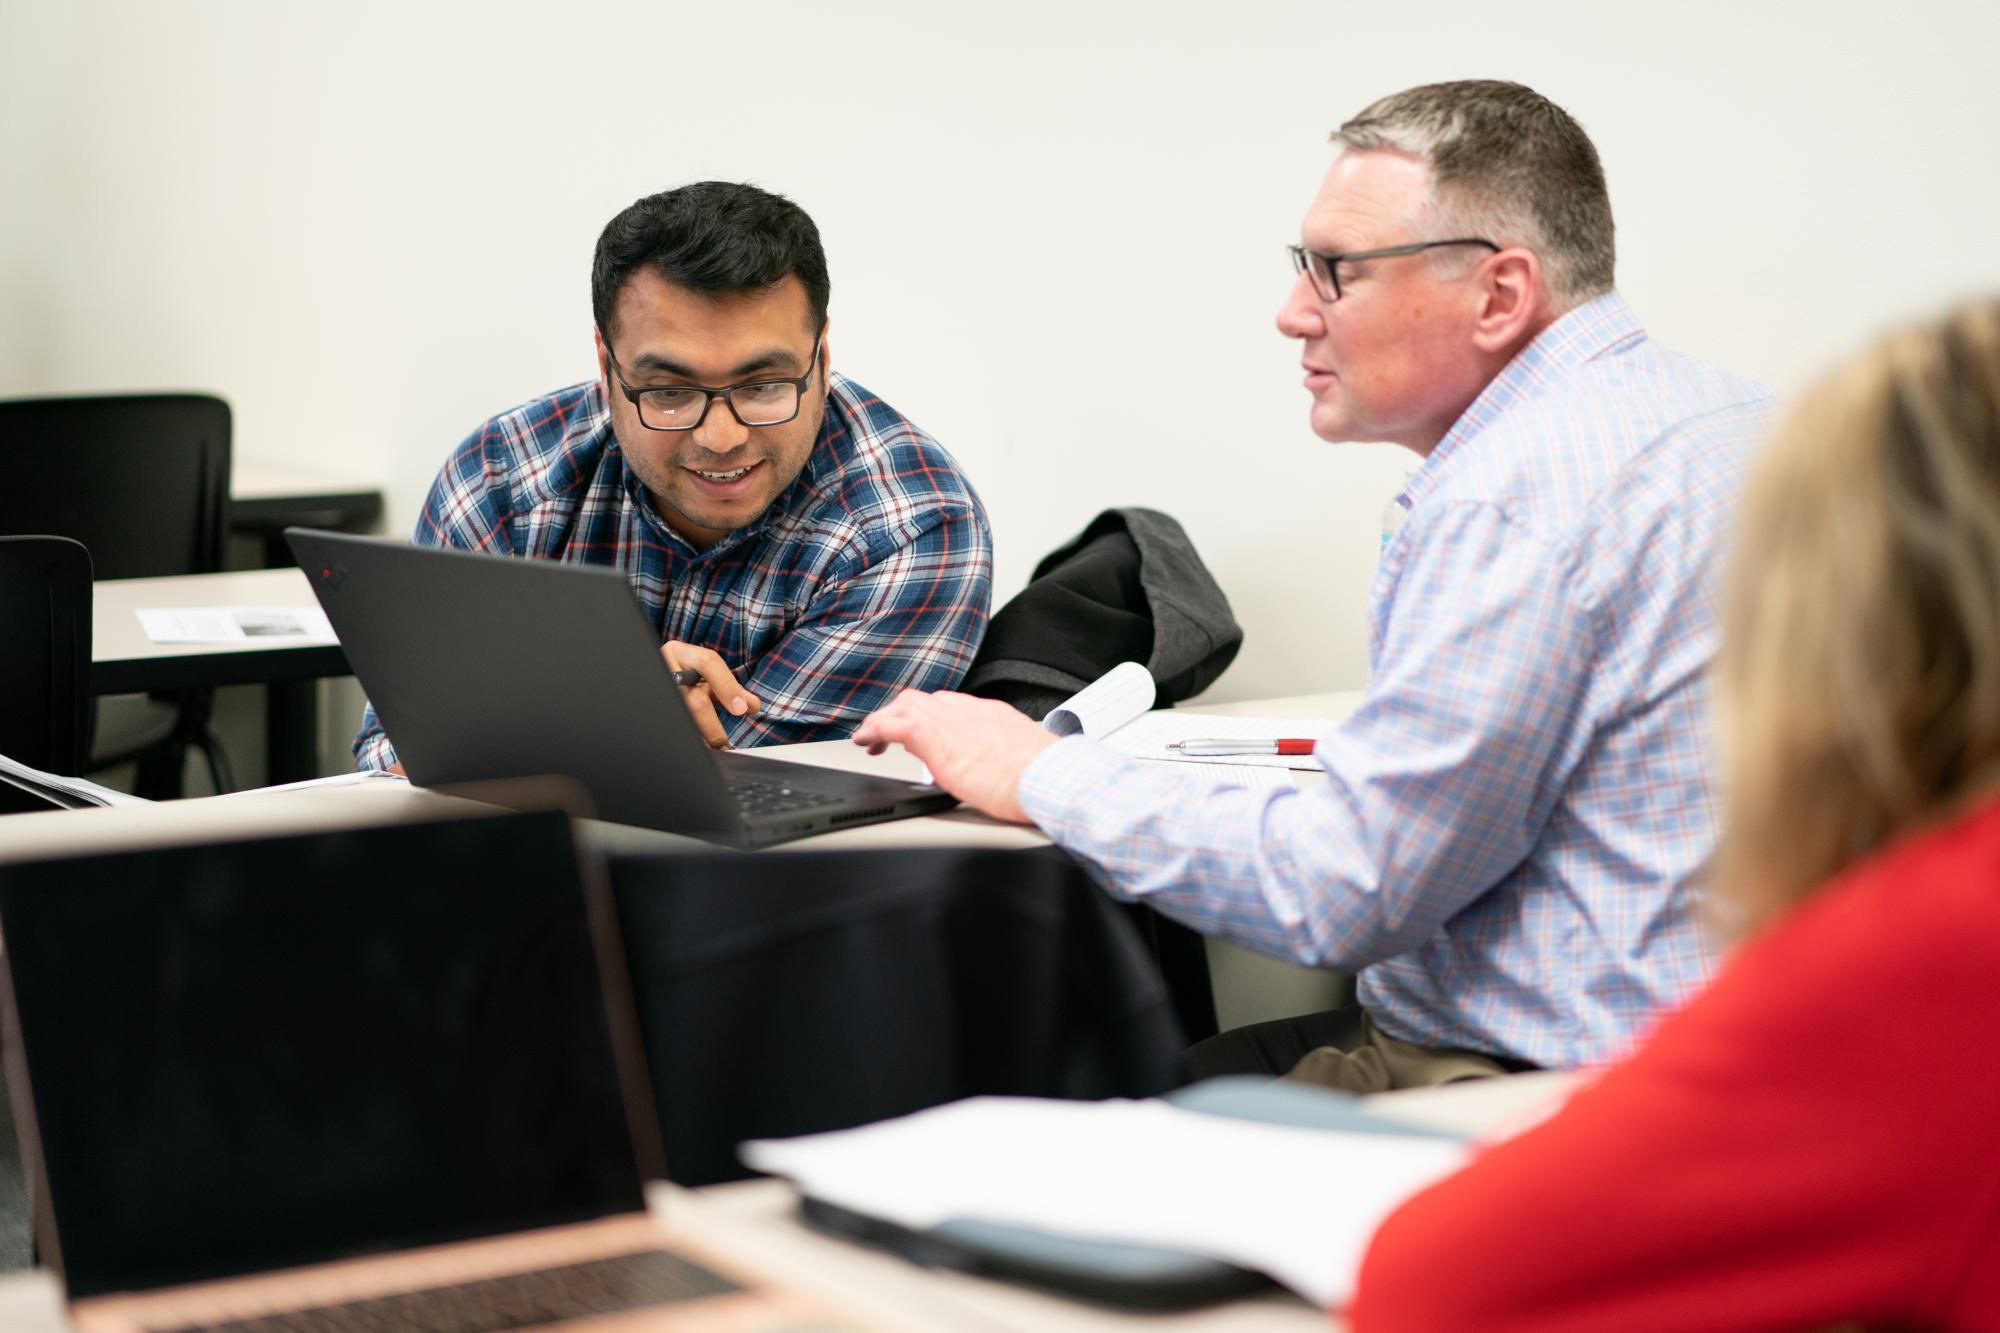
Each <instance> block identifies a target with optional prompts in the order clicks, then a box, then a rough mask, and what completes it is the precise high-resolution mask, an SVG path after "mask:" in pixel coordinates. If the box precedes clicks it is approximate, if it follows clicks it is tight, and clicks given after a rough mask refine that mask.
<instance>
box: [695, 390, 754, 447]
mask: <svg viewBox="0 0 2000 1333" xmlns="http://www.w3.org/2000/svg"><path fill="white" fill-rule="evenodd" d="M688 433H689V434H690V435H692V436H694V442H695V443H696V444H697V445H700V446H701V447H702V448H704V449H706V450H708V451H709V452H710V453H712V454H726V453H728V452H730V451H731V450H733V449H740V448H742V447H743V445H744V444H745V443H746V442H748V440H749V439H750V428H749V427H747V426H745V425H744V424H743V423H742V422H740V421H738V420H737V419H736V414H735V413H734V412H732V411H730V410H729V400H728V399H726V398H712V399H710V400H709V404H708V415H707V416H705V417H703V418H702V419H701V424H700V425H699V426H696V427H695V428H694V429H693V430H691V431H689V432H688Z"/></svg>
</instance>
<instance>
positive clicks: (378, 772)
mask: <svg viewBox="0 0 2000 1333" xmlns="http://www.w3.org/2000/svg"><path fill="white" fill-rule="evenodd" d="M407 781H409V779H408V778H405V777H404V776H403V775H402V774H401V773H391V772H390V771H389V770H388V769H386V768H362V769H356V770H355V771H354V772H352V773H335V774H334V775H333V776H332V777H327V778H307V779H305V780H304V781H303V782H281V783H279V784H278V785H277V786H275V787H245V788H244V789H243V790H242V791H226V792H223V793H222V795H223V796H269V795H270V794H271V793H272V792H274V791H306V790H314V791H316V790H318V789H319V788H321V787H355V786H362V785H366V786H371V787H372V786H376V785H378V784H380V783H383V782H407ZM218 799H219V798H218Z"/></svg>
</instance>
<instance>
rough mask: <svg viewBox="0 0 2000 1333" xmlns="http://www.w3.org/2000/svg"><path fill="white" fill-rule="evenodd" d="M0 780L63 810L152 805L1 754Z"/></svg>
mask: <svg viewBox="0 0 2000 1333" xmlns="http://www.w3.org/2000/svg"><path fill="white" fill-rule="evenodd" d="M0 781H4V782H7V783H11V784H12V785H13V786H16V787H19V788H20V789H21V790H22V791H25V792H32V793H33V794H34V795H36V796H39V797H41V798H42V799H43V800H45V801H47V802H49V804H50V805H52V806H59V807H61V808H62V809H65V810H82V809H85V808H87V807H91V806H111V805H151V804H152V802H151V801H149V800H147V799H146V798H145V797H143V796H134V795H133V794H132V793H131V792H126V791H116V790H113V789H112V788H110V787H102V786H99V785H98V784H97V783H95V782H92V781H90V780H89V779H88V778H72V777H64V776H63V775H62V774H60V773H48V772H44V771H43V770H41V769H39V768H30V767H28V765H26V764H24V763H21V762H20V761H19V760H16V759H9V758H8V757H7V756H6V755H4V754H0Z"/></svg>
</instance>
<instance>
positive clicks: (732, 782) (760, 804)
mask: <svg viewBox="0 0 2000 1333" xmlns="http://www.w3.org/2000/svg"><path fill="white" fill-rule="evenodd" d="M728 785H729V794H730V796H731V797H733V798H734V799H735V801H736V808H737V809H738V810H741V811H742V812H743V813H744V815H746V816H750V817H755V816H760V815H781V814H784V813H786V812H787V811H790V810H810V809H812V808H813V807H814V806H819V805H839V804H840V803H841V798H840V797H838V796H828V795H827V794H826V793H824V792H817V791H801V790H800V789H798V788H797V787H789V786H786V785H785V784H784V783H782V782H771V781H769V780H767V779H764V778H753V777H749V776H747V775H746V774H742V773H731V774H730V775H729V776H728Z"/></svg>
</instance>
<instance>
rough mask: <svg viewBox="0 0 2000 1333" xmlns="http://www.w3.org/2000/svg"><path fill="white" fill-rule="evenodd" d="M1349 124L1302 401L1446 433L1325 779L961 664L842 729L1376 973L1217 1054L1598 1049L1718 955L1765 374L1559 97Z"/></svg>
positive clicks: (1256, 1059)
mask: <svg viewBox="0 0 2000 1333" xmlns="http://www.w3.org/2000/svg"><path fill="white" fill-rule="evenodd" d="M1333 138H1334V142H1335V143H1336V144H1338V145H1339V147H1340V149H1341V151H1340V154H1339V156H1338V157H1337V158H1336V159H1335V160H1334V163H1333V166H1332V169H1331V170H1330V171H1329V172H1328V173H1327V176H1326V180H1325V182H1324V183H1323V184H1322V185H1321V187H1320V190H1319V193H1318V195H1317V197H1316V198H1315V199H1314V200H1313V202H1312V204H1311V206H1310V207H1309V208H1308V209H1307V211H1306V215H1305V221H1304V224H1303V226H1302V228H1301V232H1300V244H1298V245H1295V246H1293V247H1291V252H1292V262H1293V265H1294V268H1295V271H1296V277H1295V279H1294V281H1293V284H1292V288H1291V292H1290V294H1289V295H1288V296H1287V298H1286V300H1285V303H1284V305H1283V306H1282V307H1281V308H1280V310H1279V312H1278V328H1279V330H1280V332H1282V333H1283V334H1285V336H1287V337H1289V338H1295V339H1297V340H1298V341H1299V343H1300V344H1301V347H1302V357H1301V361H1302V364H1303V367H1304V370H1305V372H1306V374H1305V385H1306V389H1307V391H1308V392H1309V393H1310V394H1311V396H1312V407H1311V419H1312V427H1313V431H1314V433H1315V434H1317V435H1319V436H1320V437H1321V438H1322V439H1325V440H1329V441H1339V440H1380V441H1390V442H1393V443H1397V444H1401V445H1403V446H1404V447H1406V448H1408V449H1409V450H1411V451H1412V452H1413V453H1415V454H1417V455H1418V456H1419V457H1421V458H1422V459H1423V464H1422V466H1421V467H1419V468H1418V469H1417V471H1416V472H1415V473H1414V474H1413V476H1412V478H1411V480H1410V483H1409V486H1408V487H1407V488H1406V489H1405V491H1404V492H1403V494H1402V495H1401V496H1399V497H1397V498H1398V502H1399V503H1400V504H1401V505H1402V506H1403V508H1404V509H1405V511H1406V514H1407V517H1406V521H1405V522H1404V523H1403V524H1402V526H1401V528H1400V529H1399V530H1398V532H1397V533H1396V535H1395V536H1394V537H1393V538H1392V539H1391V540H1390V541H1389V542H1388V543H1387V544H1386V546H1385V547H1384V549H1383V553H1382V557H1381V564H1380V567H1379V568H1378V570H1377V572H1376V575H1375V582H1374V586H1373V589H1372V592H1371V598H1370V603H1371V605H1370V622H1371V623H1370V629H1371V636H1370V655H1371V667H1372V670H1371V672H1370V677H1369V683H1368V690H1367V694H1366V696H1365V698H1364V699H1363V701H1362V703H1361V705H1360V707H1359V709H1358V710H1357V711H1356V712H1355V713H1354V714H1353V715H1352V716H1351V717H1350V718H1348V719H1347V720H1346V721H1345V722H1343V723H1342V724H1341V725H1340V726H1339V727H1337V728H1335V729H1334V730H1333V731H1331V732H1330V733H1328V734H1327V735H1326V736H1324V737H1322V738H1321V739H1320V741H1319V744H1318V747H1317V749H1316V750H1315V754H1316V756H1317V758H1318V759H1319V762H1320V764H1321V766H1322V767H1323V768H1324V769H1325V770H1326V775H1327V778H1328V781H1327V783H1326V784H1325V785H1323V786H1318V787H1314V788H1310V789H1308V788H1299V789H1286V790H1283V791H1275V792H1274V791H1268V790H1247V789H1242V788H1227V787H1224V788H1217V787H1215V786H1214V785H1213V783H1211V782H1209V781H1207V780H1205V779H1204V777H1203V775H1202V772H1201V770H1199V769H1196V768H1193V767H1192V766H1188V765H1170V764H1157V763H1155V764H1147V763H1140V762H1136V761H1133V760H1128V759H1124V758H1121V757H1120V756H1119V755H1117V754H1116V753H1114V752H1113V751H1111V750H1109V749H1107V748H1106V747H1104V746H1101V745H1098V744H1095V743H1093V742H1091V741H1087V740H1083V739H1078V738H1071V739H1064V740H1056V739H1055V738H1053V737H1051V736H1049V735H1048V734H1047V733H1045V732H1043V731H1041V730H1040V729H1039V728H1037V727H1034V726H1032V725H1028V726H1022V725H1019V723H1020V719H1019V718H1017V717H1015V716H1012V715H1010V714H1009V713H1008V712H1007V710H1005V709H1004V708H1002V709H996V708H994V707H992V706H990V705H988V704H987V703H986V702H985V701H982V700H976V699H969V698H966V697H965V696H963V695H955V694H936V695H926V694H920V693H915V692H912V693H907V694H904V695H902V696H900V697H899V698H898V699H897V701H896V702H895V703H893V704H891V705H890V706H889V707H888V708H887V709H885V710H884V711H883V712H881V713H878V714H876V715H875V716H874V717H872V718H870V719H869V720H868V721H867V722H865V723H864V724H863V725H862V726H861V728H860V729H859V730H858V731H857V732H856V734H855V739H856V740H857V741H859V742H861V743H863V744H867V745H870V746H873V747H877V748H879V747H881V746H883V745H885V744H888V743H891V742H895V743H900V744H902V745H905V746H907V747H908V748H909V749H910V750H911V751H913V752H914V753H916V754H917V755H918V756H920V757H921V758H923V759H924V760H925V761H926V762H927V763H928V764H929V765H930V767H931V771H932V773H933V774H934V775H935V776H936V778H937V780H938V781H939V782H940V783H942V784H943V785H944V786H946V787H947V788H949V789H950V790H951V791H952V792H953V793H954V794H955V795H957V796H959V797H960V798H961V799H963V800H965V801H967V802H969V803H971V804H973V805H976V806H978V807H980V808H982V809H984V810H986V811H988V812H989V813H992V814H995V815H998V816H1000V817H1003V818H1011V819H1016V820H1022V821H1032V822H1033V823H1035V824H1037V825H1039V826H1040V827H1041V828H1042V829H1043V830H1044V831H1045V832H1046V833H1048V835H1049V836H1050V837H1051V838H1053V839H1054V840H1055V841H1056V842H1058V843H1060V844H1061V845H1062V846H1064V847H1065V848H1067V849H1068V850H1069V851H1070V852H1072V853H1073V854H1075V855H1077V856H1080V857H1082V858H1084V859H1086V860H1087V861H1088V862H1090V863H1091V864H1092V865H1094V866H1095V867H1096V868H1097V869H1098V871H1099V873H1100V875H1101V876H1102V877H1103V878H1104V880H1105V881H1106V882H1107V883H1108V884H1109V885H1110V887H1111V888H1112V890H1113V891H1114V892H1115V893H1118V894H1120V895H1122V896H1126V897H1131V898H1136V899H1140V900H1143V901H1145V902H1148V903H1151V904H1152V905H1153V906H1155V907H1157V908H1159V909H1161V910H1162V911H1165V912H1168V913H1170V914H1172V915H1175V916H1178V917H1180V918H1181V919H1183V920H1185V921H1187V922H1189V923H1190V924H1192V925H1194V926H1196V927H1197V928H1199V929H1203V930H1207V931H1210V932H1213V933H1216V934H1221V935H1225V936H1228V937H1230V938H1233V939H1236V940H1239V941H1242V942H1244V943H1247V944H1249V945H1251V946H1253V947H1257V948H1263V949H1266V950H1269V951H1271V952H1274V953H1283V954H1288V955H1290V956H1292V957H1294V958H1296V959H1298V960H1299V961H1301V962H1306V963H1313V964H1319V965H1323V966H1329V967H1338V968H1341V969H1343V970H1358V971H1359V972H1360V982H1359V991H1360V1000H1361V1003H1360V1004H1359V1005H1358V1006H1350V1007H1348V1008H1345V1009H1340V1010H1334V1011H1332V1012H1330V1013H1325V1014H1314V1015H1307V1016H1305V1017H1302V1018H1299V1019H1291V1020H1280V1021H1279V1022H1277V1023H1269V1024H1259V1025H1256V1026H1254V1027H1250V1028H1243V1029H1238V1030H1237V1031H1235V1032H1231V1033H1224V1034H1222V1035H1221V1036H1219V1037H1216V1038H1212V1039H1211V1040H1210V1041H1209V1042H1204V1043H1203V1044H1202V1045H1201V1046H1198V1047H1196V1048H1195V1050H1194V1052H1193V1053H1192V1055H1193V1061H1192V1062H1193V1064H1194V1067H1195V1070H1196V1072H1197V1073H1200V1074H1214V1073H1226V1072H1259V1071H1262V1072H1271V1073H1285V1072H1288V1071H1292V1072H1297V1073H1298V1074H1300V1075H1301V1076H1302V1077H1308V1078H1313V1079H1316V1080H1319V1081H1324V1082H1330V1083H1335V1084H1338V1085H1341V1086H1344V1087H1348V1088H1352V1089H1356V1090H1370V1089H1374V1088H1379V1087H1383V1086H1388V1085H1404V1084H1412V1083H1422V1082H1432V1081H1439V1080H1444V1079H1451V1078H1458V1077H1464V1076H1467V1075H1473V1074H1480V1073H1495V1072H1499V1071H1501V1070H1506V1069H1517V1068H1520V1067H1522V1066H1525V1065H1559V1066H1571V1065H1578V1064H1587V1063H1592V1062H1595V1061H1599V1060H1603V1059H1607V1058H1609V1057H1611V1056H1613V1055H1615V1054H1617V1053H1619V1052H1620V1051H1621V1050H1622V1049H1623V1048H1624V1047H1625V1046H1626V1045H1627V1044H1628V1043H1629V1042H1630V1041H1631V1040H1632V1038H1633V1037H1634V1036H1635V1035H1637V1034H1638V1033H1639V1032H1640V1031H1642V1030H1643V1029H1644V1027H1645V1026H1646V1024H1647V1023H1648V1022H1649V1021H1650V1019H1651V1018H1652V1017H1653V1015H1654V1014H1656V1013H1657V1012H1658V1011H1659V1010H1660V1009H1661V1008H1663V1007H1666V1006H1670V1005H1673V1004H1675V1003H1678V1002H1679V1001H1681V1000H1683V999H1685V998H1686V997H1687V996H1688V994H1689V993H1690V992H1691V991H1692V990H1693V989H1694V987H1695V986H1696V985H1698V984H1699V983H1700V982H1701V980H1702V979H1703V978H1704V977H1705V976H1706V974H1707V972H1708V971H1709V969H1710V967H1711V966H1712V963H1713V958H1712V956H1711V954H1710V952H1709V950H1708V948H1707V946H1706V944H1705V942H1704V937H1703V932H1702V930H1701V926H1700V922H1699V921H1698V920H1697V919H1696V913H1695V910H1694V909H1695V896H1696V888H1697V884H1698V881H1699V878H1700V875H1701V873H1702V871H1703V868H1704V866H1705V865H1706V863H1707V861H1708V858H1709V854H1710V852H1711V851H1712V849H1713V846H1714V839H1715V825H1714V810H1713V801H1712V797H1711V791H1710V770H1711V763H1710V755H1709V745H1708V688H1707V682H1706V672H1705V668H1706V666H1707V663H1708V660H1709V657H1710V656H1711V654H1712V653H1713V651H1714V648H1715V643H1716V624H1715V612H1714V598H1713V591H1714V588H1713V583H1714V575H1715V569H1716V564H1717V560H1718V557H1719V555H1720V552H1721V550H1722V547H1723V545H1724V544H1725V541H1726V537H1727V533H1728V530H1729V525H1730V521H1731V516H1732V513H1733V510H1734V507H1735V501H1736V497H1737V494H1738V491H1739V487H1740V482H1741V477H1742V473H1743V468H1744V464H1745V462H1746V460H1747V457H1748V455H1749V452H1750V448H1751V445H1752V442H1753V441H1754V440H1755V439H1756V438H1757V436H1758V435H1759V434H1760V432H1761V430H1762V428H1763V425H1764V423H1765V421H1766V419H1767V417H1768V414H1769V410H1770V405H1771V404H1770V399H1769V396H1768V395H1767V394H1766V393H1765V392H1764V391H1763V390H1762V389H1760V388H1759V387H1757V386H1756V385H1754V384H1750V383H1748V382H1746V381H1744V380H1741V379H1738V378H1736V377H1735V376H1732V375H1729V374H1727V373H1726V372H1724V371H1721V370H1719V369H1717V368H1715V367H1713V366H1708V365H1705V364H1703V363H1701V362H1698V361H1695V360H1693V359H1692V358H1690V357H1685V356H1681V355H1679V354H1677V353H1674V352H1670V351H1668V350H1666V349H1664V348H1662V347H1660V346H1659V345H1658V344H1656V343H1654V342H1652V341H1651V340H1650V339H1648V338H1647V336H1646V333H1645V330H1644V329H1643V328H1641V327H1640V325H1639V322H1638V320H1637V318H1636V317H1635V316H1634V315H1633V313H1632V310H1631V308H1630V307H1629V306H1627V305H1626V304H1625V302H1624V300H1623V298H1621V297H1620V296H1619V294H1618V292H1617V291H1616V290H1615V288H1614V287H1613V286H1612V270H1613V258H1614V247H1613V243H1612V240H1613V238H1612V223H1611V203H1610V197H1609V194H1608V192H1607V191H1606V188H1605V183H1604V171H1603V168H1602V166H1601V165H1600V164H1599V162H1598V157H1597V150H1596V149H1595V148H1594V147H1592V146H1591V142H1590V139H1589V137H1588V136H1586V135H1585V134H1584V132H1583V129H1582V127H1581V126H1579V125H1578V124H1577V123H1576V122H1575V121H1574V120H1573V119H1571V118H1570V116H1569V115H1568V114H1567V113H1566V112H1564V111H1563V109H1562V108H1561V107H1558V106H1556V105H1555V104H1554V103H1553V102H1550V101H1549V100H1548V99H1547V98H1544V97H1541V96H1539V95H1538V94H1536V93H1535V92H1533V91H1532V90H1530V89H1527V88H1523V87H1521V86H1520V85H1518V84H1512V83H1499V82H1489V81H1477V82H1463V83H1446V84H1436V85H1432V86H1429V87H1423V88H1414V89H1411V90H1409V91H1407V92H1403V93H1398V94H1395V95H1394V96H1391V97H1387V98H1384V99H1382V100H1381V101H1379V102H1377V103H1375V104H1374V105H1373V106H1371V107H1369V108H1368V109H1366V110H1365V111H1363V112H1362V113H1361V114H1360V115H1358V116H1356V117H1355V118H1354V119H1353V120H1351V121H1349V122H1348V123H1347V124H1345V125H1343V126H1342V127H1341V128H1340V130H1339V131H1337V132H1336V133H1335V134H1334V136H1333Z"/></svg>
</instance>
